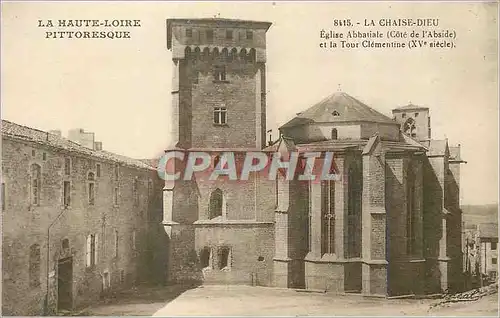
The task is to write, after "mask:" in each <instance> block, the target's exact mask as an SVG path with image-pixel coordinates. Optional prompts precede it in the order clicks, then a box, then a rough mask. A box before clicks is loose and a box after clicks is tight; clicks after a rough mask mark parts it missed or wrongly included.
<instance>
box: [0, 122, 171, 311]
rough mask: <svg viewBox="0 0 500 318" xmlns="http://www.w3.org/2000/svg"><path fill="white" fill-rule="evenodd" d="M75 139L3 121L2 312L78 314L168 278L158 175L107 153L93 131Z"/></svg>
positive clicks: (79, 132) (78, 134)
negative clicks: (107, 297)
mask: <svg viewBox="0 0 500 318" xmlns="http://www.w3.org/2000/svg"><path fill="white" fill-rule="evenodd" d="M69 137H70V138H71V139H72V140H69V139H66V138H63V137H61V132H60V131H51V132H45V131H40V130H37V129H33V128H29V127H25V126H21V125H18V124H15V123H12V122H9V121H6V120H2V188H1V189H2V193H1V197H2V219H3V234H2V240H3V241H2V243H3V244H2V245H3V250H2V255H3V257H2V262H3V263H2V276H3V282H2V290H3V294H2V311H3V314H5V315H40V314H43V313H44V310H45V309H48V313H54V312H55V311H56V310H58V311H61V310H71V309H74V308H79V307H82V306H84V305H86V304H88V303H89V302H92V301H95V300H96V299H98V298H99V296H100V295H101V294H102V293H106V292H108V291H111V290H113V289H117V288H122V287H124V286H128V285H131V284H134V283H137V282H141V281H147V280H149V279H151V277H150V273H151V272H156V273H158V272H160V273H161V272H163V271H164V265H161V263H162V262H164V261H165V260H164V259H161V249H158V253H156V252H155V253H153V251H154V250H155V245H154V244H160V245H164V244H165V243H161V239H162V237H164V236H165V233H164V231H163V228H161V227H160V228H158V227H159V225H158V224H159V223H160V222H161V200H162V198H161V188H162V187H163V184H162V183H160V182H159V178H158V176H157V173H156V171H155V169H154V168H152V167H150V166H148V165H146V164H145V163H143V162H141V161H139V160H134V159H130V158H127V157H123V156H119V155H116V154H113V153H110V152H107V151H105V150H102V144H101V143H99V142H95V141H94V135H93V134H92V133H87V132H85V131H83V130H81V129H77V130H73V131H71V132H70V134H69ZM158 216H159V217H160V218H159V219H158ZM158 229H159V230H161V232H160V231H158ZM153 243H154V244H153ZM157 264H160V265H158V266H160V269H158V268H157V267H155V266H157ZM154 279H157V280H160V281H161V279H162V278H161V276H158V275H155V277H154ZM47 295H48V306H47V307H46V308H45V299H46V297H47Z"/></svg>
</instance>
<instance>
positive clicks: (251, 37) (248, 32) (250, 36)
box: [247, 31, 253, 40]
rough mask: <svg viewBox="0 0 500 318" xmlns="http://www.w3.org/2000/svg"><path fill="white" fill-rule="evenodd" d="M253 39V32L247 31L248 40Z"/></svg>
mask: <svg viewBox="0 0 500 318" xmlns="http://www.w3.org/2000/svg"><path fill="white" fill-rule="evenodd" d="M252 39H253V32H252V31H247V40H252Z"/></svg>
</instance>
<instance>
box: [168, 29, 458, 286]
mask: <svg viewBox="0 0 500 318" xmlns="http://www.w3.org/2000/svg"><path fill="white" fill-rule="evenodd" d="M269 27H270V23H266V22H255V21H241V20H227V19H194V20H190V19H171V20H168V21H167V47H168V49H170V50H171V51H172V67H173V72H174V75H173V83H172V98H173V102H172V116H171V118H172V139H173V143H172V145H170V147H169V148H168V149H167V151H174V150H175V151H180V152H185V153H189V152H196V151H205V152H208V153H210V155H211V158H212V162H213V166H212V168H213V169H216V163H217V162H218V161H219V160H220V159H219V158H220V156H223V157H224V153H226V152H231V153H234V154H235V160H236V161H237V162H240V163H241V161H242V160H243V158H244V154H245V153H246V152H249V151H263V152H266V153H268V154H270V153H274V152H281V153H290V152H297V153H298V154H299V156H301V157H302V158H301V160H303V159H304V158H303V156H304V154H305V153H307V152H311V151H314V152H320V153H321V154H322V156H324V154H325V153H326V152H333V153H334V166H335V169H336V173H337V174H338V175H339V176H340V178H341V181H322V182H308V181H299V180H291V181H290V180H288V181H287V180H285V179H284V178H283V179H281V178H279V179H278V180H277V181H273V180H268V178H266V176H265V175H262V174H259V173H254V174H251V175H250V178H249V179H248V180H246V181H237V182H236V181H228V180H227V179H223V178H222V179H220V178H219V179H217V180H216V181H210V180H206V179H192V180H187V181H185V180H178V181H168V182H166V184H165V188H164V195H163V198H164V200H163V203H164V215H163V224H164V227H165V231H166V233H167V235H168V246H167V250H168V253H169V256H168V259H169V260H170V262H169V264H168V273H167V276H168V280H169V281H170V282H184V281H193V280H194V281H198V282H203V283H223V284H252V285H262V286H279V287H288V288H306V289H314V290H317V289H320V290H328V291H335V292H341V293H342V292H358V293H364V294H372V295H384V296H392V295H405V294H424V293H439V292H442V291H445V290H451V289H457V288H459V286H460V282H459V281H456V280H457V277H460V275H456V274H461V271H462V264H461V262H462V255H461V211H460V208H459V188H460V184H459V171H460V169H459V166H460V163H462V162H463V161H462V160H461V159H460V148H459V147H450V146H449V145H448V142H447V141H446V140H433V139H432V138H431V127H430V116H429V109H428V108H423V107H417V106H414V105H408V106H404V107H400V108H396V109H394V110H393V118H389V117H387V116H385V115H383V114H381V113H379V112H377V111H376V110H374V109H372V108H370V107H369V106H367V105H365V104H364V103H362V102H360V101H359V100H357V99H355V98H353V97H351V96H349V95H348V94H346V93H343V92H336V93H334V94H332V95H331V96H329V97H327V98H325V99H324V100H322V101H320V102H319V103H317V104H316V105H313V106H312V107H310V108H308V109H306V110H305V111H303V112H302V113H299V114H298V115H297V116H296V117H295V118H294V119H292V120H291V121H289V122H288V123H286V124H284V125H283V126H281V127H280V139H279V140H278V141H277V142H275V143H274V144H272V145H270V146H267V147H266V145H265V132H266V128H265V123H266V120H265V119H266V100H265V96H266V80H265V74H266V73H265V63H266V32H267V30H268V28H269ZM323 159H324V157H321V158H320V159H319V160H323ZM175 168H176V169H179V170H182V169H184V168H185V163H180V162H178V163H177V166H176V167H175Z"/></svg>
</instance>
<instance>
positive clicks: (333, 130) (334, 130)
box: [332, 128, 337, 140]
mask: <svg viewBox="0 0 500 318" xmlns="http://www.w3.org/2000/svg"><path fill="white" fill-rule="evenodd" d="M336 139H337V128H333V129H332V140H336Z"/></svg>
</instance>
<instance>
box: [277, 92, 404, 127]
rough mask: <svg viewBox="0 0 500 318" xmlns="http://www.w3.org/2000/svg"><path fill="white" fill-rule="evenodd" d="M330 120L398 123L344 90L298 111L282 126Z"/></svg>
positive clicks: (332, 121)
mask: <svg viewBox="0 0 500 318" xmlns="http://www.w3.org/2000/svg"><path fill="white" fill-rule="evenodd" d="M328 122H331V123H335V122H375V123H385V124H397V123H396V122H395V121H394V120H392V119H391V118H389V117H387V116H386V115H384V114H382V113H380V112H378V111H376V110H375V109H373V108H371V107H369V106H367V105H366V104H364V103H363V102H361V101H359V100H357V99H356V98H354V97H352V96H350V95H348V94H346V93H344V92H337V93H335V94H332V95H330V96H328V97H327V98H325V99H323V100H322V101H320V102H319V103H317V104H315V105H313V106H312V107H310V108H308V109H306V110H305V111H303V112H301V113H298V114H297V116H296V117H295V118H293V119H292V120H290V121H289V122H287V123H286V124H284V125H283V126H281V128H287V127H293V126H300V125H304V124H309V123H328Z"/></svg>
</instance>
